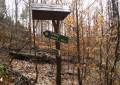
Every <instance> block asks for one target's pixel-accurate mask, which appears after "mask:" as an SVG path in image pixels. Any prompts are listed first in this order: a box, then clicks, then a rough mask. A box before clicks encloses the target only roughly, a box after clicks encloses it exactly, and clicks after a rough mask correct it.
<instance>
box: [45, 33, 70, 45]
mask: <svg viewBox="0 0 120 85" xmlns="http://www.w3.org/2000/svg"><path fill="white" fill-rule="evenodd" d="M43 34H44V36H45V37H47V38H50V39H53V40H56V41H59V42H63V43H68V40H69V38H68V37H66V36H63V35H60V34H56V33H54V32H51V31H45V32H43Z"/></svg>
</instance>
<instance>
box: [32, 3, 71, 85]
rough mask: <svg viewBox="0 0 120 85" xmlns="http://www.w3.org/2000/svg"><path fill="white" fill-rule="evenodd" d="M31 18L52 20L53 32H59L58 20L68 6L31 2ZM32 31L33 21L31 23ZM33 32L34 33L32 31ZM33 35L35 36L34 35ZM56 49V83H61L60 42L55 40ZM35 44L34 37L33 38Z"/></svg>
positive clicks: (62, 17)
mask: <svg viewBox="0 0 120 85" xmlns="http://www.w3.org/2000/svg"><path fill="white" fill-rule="evenodd" d="M31 6H32V18H33V22H34V20H52V24H53V26H54V31H55V33H57V34H59V33H60V31H59V30H60V28H59V25H60V21H61V20H64V19H65V18H66V17H67V15H68V14H70V8H69V7H68V6H63V5H50V4H49V5H47V4H40V3H32V4H31ZM33 32H34V23H33ZM34 34H35V33H34ZM34 37H35V36H34ZM55 44H56V49H57V50H58V51H59V52H58V53H57V55H56V61H57V74H56V85H61V57H60V42H59V41H56V43H55ZM34 45H35V39H34Z"/></svg>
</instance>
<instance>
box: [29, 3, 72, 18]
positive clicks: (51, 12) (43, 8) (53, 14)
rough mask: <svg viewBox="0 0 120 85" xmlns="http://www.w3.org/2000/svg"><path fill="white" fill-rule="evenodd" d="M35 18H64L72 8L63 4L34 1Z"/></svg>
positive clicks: (33, 14) (33, 16) (33, 11)
mask: <svg viewBox="0 0 120 85" xmlns="http://www.w3.org/2000/svg"><path fill="white" fill-rule="evenodd" d="M31 6H32V18H33V20H64V18H65V17H67V15H68V14H69V13H70V8H69V7H68V6H63V5H47V4H40V3H32V4H31Z"/></svg>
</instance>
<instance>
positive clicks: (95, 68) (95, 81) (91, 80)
mask: <svg viewBox="0 0 120 85" xmlns="http://www.w3.org/2000/svg"><path fill="white" fill-rule="evenodd" d="M40 55H41V58H40V60H38V61H37V63H36V62H35V61H34V59H29V60H27V59H16V58H14V59H13V60H12V62H11V65H10V60H11V57H10V56H9V53H8V52H5V51H0V64H1V63H2V64H3V65H4V64H5V65H7V66H9V67H10V68H11V69H12V70H13V71H17V73H19V74H20V75H18V76H16V74H14V75H12V77H11V79H12V81H11V84H10V83H9V84H8V85H56V59H55V55H51V54H49V53H45V52H41V53H40ZM74 57H75V56H69V61H68V57H67V56H62V75H61V76H62V85H78V83H77V82H78V81H77V68H80V69H82V71H84V72H85V73H84V74H85V75H84V74H83V83H84V85H101V83H104V79H102V81H103V82H101V79H100V74H99V73H100V72H99V71H100V70H99V65H98V61H97V60H95V59H91V60H88V61H87V64H82V65H77V64H75V63H73V62H72V61H71V60H73V59H74ZM36 64H37V70H38V79H37V83H34V81H35V79H36V68H35V67H36ZM103 68H104V66H103ZM103 68H102V70H101V71H102V72H101V77H102V78H104V69H103ZM21 75H22V77H21ZM26 81H27V82H26ZM20 82H21V83H20ZM15 83H17V84H15ZM0 85H4V84H1V83H0ZM115 85H119V84H115Z"/></svg>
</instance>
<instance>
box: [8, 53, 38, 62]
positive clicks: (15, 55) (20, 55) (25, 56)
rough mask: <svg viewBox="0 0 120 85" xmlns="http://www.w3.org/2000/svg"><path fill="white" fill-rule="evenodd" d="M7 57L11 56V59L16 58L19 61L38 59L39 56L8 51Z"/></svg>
mask: <svg viewBox="0 0 120 85" xmlns="http://www.w3.org/2000/svg"><path fill="white" fill-rule="evenodd" d="M9 55H11V57H12V58H17V59H20V60H26V59H27V60H30V59H37V58H38V59H39V58H40V55H35V54H32V53H31V54H30V53H25V52H15V51H9Z"/></svg>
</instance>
